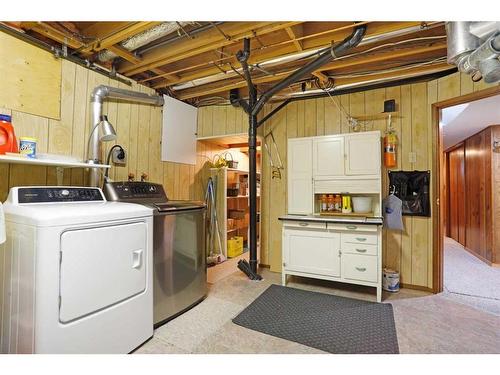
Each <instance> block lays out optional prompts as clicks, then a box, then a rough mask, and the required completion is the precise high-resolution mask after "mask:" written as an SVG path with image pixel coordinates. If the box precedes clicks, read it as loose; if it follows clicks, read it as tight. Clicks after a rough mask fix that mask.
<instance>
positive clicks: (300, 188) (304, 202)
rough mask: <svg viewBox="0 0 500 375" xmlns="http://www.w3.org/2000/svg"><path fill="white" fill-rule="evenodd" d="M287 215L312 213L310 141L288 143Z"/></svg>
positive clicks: (308, 139) (298, 140)
mask: <svg viewBox="0 0 500 375" xmlns="http://www.w3.org/2000/svg"><path fill="white" fill-rule="evenodd" d="M288 213H289V214H304V215H308V214H312V213H313V184H312V139H310V138H295V139H290V140H289V141H288Z"/></svg>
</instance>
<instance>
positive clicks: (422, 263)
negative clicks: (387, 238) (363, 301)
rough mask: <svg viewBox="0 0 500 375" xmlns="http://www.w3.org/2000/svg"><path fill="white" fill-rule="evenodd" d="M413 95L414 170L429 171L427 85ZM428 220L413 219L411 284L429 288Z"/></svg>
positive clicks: (413, 90) (416, 87)
mask: <svg viewBox="0 0 500 375" xmlns="http://www.w3.org/2000/svg"><path fill="white" fill-rule="evenodd" d="M411 95H412V114H411V116H412V147H413V150H414V152H415V153H416V163H415V164H414V168H415V169H416V170H419V171H425V170H428V169H429V160H428V156H429V154H428V152H427V144H428V137H427V134H428V131H429V127H428V125H427V107H428V106H427V84H426V83H417V84H413V85H411ZM428 220H429V219H428V218H425V217H417V216H416V217H413V223H412V232H413V236H412V251H411V268H412V278H411V284H412V285H418V286H424V287H425V286H427V266H428V262H427V255H428V254H427V249H428V247H429V246H432V241H431V237H430V233H429V231H428V228H427V222H428Z"/></svg>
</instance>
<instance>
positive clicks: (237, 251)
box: [227, 236, 243, 258]
mask: <svg viewBox="0 0 500 375" xmlns="http://www.w3.org/2000/svg"><path fill="white" fill-rule="evenodd" d="M241 254H243V237H240V236H235V237H233V238H231V239H229V240H227V257H228V258H234V257H237V256H239V255H241Z"/></svg>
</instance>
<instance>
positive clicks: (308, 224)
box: [283, 221, 326, 229]
mask: <svg viewBox="0 0 500 375" xmlns="http://www.w3.org/2000/svg"><path fill="white" fill-rule="evenodd" d="M283 225H284V226H285V227H286V228H304V229H326V223H321V222H317V221H285V223H284V224H283Z"/></svg>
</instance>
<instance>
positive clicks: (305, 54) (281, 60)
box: [171, 22, 442, 91]
mask: <svg viewBox="0 0 500 375" xmlns="http://www.w3.org/2000/svg"><path fill="white" fill-rule="evenodd" d="M440 25H442V22H435V23H432V24H428V25H426V26H411V27H406V28H404V29H400V30H394V31H391V32H388V33H385V34H379V35H371V36H368V37H366V38H364V39H363V40H362V41H361V43H359V45H358V47H359V46H364V45H367V44H371V43H377V42H382V41H384V40H387V39H390V38H396V37H399V36H404V35H408V34H411V33H414V32H417V31H420V30H422V29H425V30H429V29H431V28H434V27H437V26H440ZM325 48H329V46H322V47H319V48H314V49H310V50H307V51H302V52H298V53H292V54H289V55H286V56H281V57H276V58H273V59H270V60H266V61H263V62H260V63H258V64H253V65H254V66H255V69H259V68H262V69H266V68H271V67H273V66H276V65H281V64H286V63H289V62H293V61H297V60H301V59H309V58H313V57H315V56H318V54H319V53H321V51H323V50H324V49H325ZM350 56H351V55H346V56H342V57H340V58H339V59H341V58H347V57H350ZM235 70H236V72H235V71H228V72H227V73H217V74H213V75H210V76H207V77H203V78H197V79H193V80H191V81H188V82H185V83H180V84H178V85H174V86H172V87H171V89H172V90H174V91H179V90H184V89H188V88H192V87H197V86H201V85H205V84H207V83H211V82H216V81H219V80H221V79H227V78H232V77H235V76H236V75H240V74H241V75H243V69H241V68H238V69H235Z"/></svg>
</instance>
